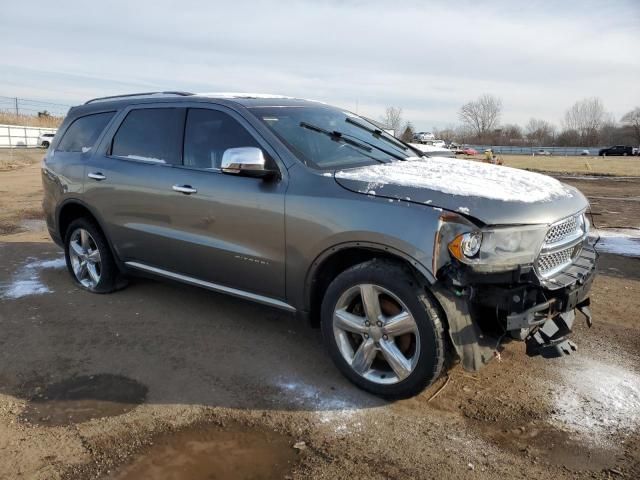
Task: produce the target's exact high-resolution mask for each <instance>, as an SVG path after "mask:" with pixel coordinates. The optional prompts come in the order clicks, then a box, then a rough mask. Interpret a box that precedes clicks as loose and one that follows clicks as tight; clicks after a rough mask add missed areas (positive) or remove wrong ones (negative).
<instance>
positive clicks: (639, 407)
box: [552, 357, 640, 443]
mask: <svg viewBox="0 0 640 480" xmlns="http://www.w3.org/2000/svg"><path fill="white" fill-rule="evenodd" d="M559 373H560V375H561V377H562V380H563V382H562V385H559V386H558V388H557V391H555V392H554V404H555V408H554V410H555V413H554V414H553V416H552V418H553V420H554V421H556V422H558V423H560V424H561V425H562V426H563V427H564V428H565V429H567V430H569V431H571V432H574V433H577V434H579V435H581V436H583V437H584V438H585V439H589V440H592V441H594V442H597V443H606V442H607V440H608V437H609V436H610V435H611V434H612V433H624V432H631V431H634V430H635V429H636V428H638V426H640V375H638V374H636V373H634V372H633V371H631V370H627V369H625V368H624V367H623V366H621V365H618V364H613V363H603V362H600V361H597V360H591V359H589V358H587V357H583V358H580V359H579V360H573V359H571V360H570V361H569V362H567V364H566V365H563V367H562V368H561V369H560V370H559Z"/></svg>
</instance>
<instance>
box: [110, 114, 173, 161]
mask: <svg viewBox="0 0 640 480" xmlns="http://www.w3.org/2000/svg"><path fill="white" fill-rule="evenodd" d="M183 128H184V109H182V108H148V109H142V110H132V111H131V112H129V114H128V115H127V117H126V118H125V119H124V121H123V122H122V125H120V128H118V132H117V133H116V135H115V137H113V144H112V147H111V154H112V155H116V156H118V157H125V158H132V159H135V160H145V161H148V162H157V163H171V164H174V165H176V164H180V163H182V161H181V158H182V156H181V152H182V131H183Z"/></svg>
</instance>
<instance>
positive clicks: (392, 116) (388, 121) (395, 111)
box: [381, 107, 404, 137]
mask: <svg viewBox="0 0 640 480" xmlns="http://www.w3.org/2000/svg"><path fill="white" fill-rule="evenodd" d="M381 120H382V123H384V124H385V126H386V127H388V128H391V129H393V132H394V133H393V134H394V135H395V136H396V137H399V136H400V135H402V133H403V130H402V126H403V124H404V121H403V120H402V108H400V107H387V109H386V110H385V111H384V115H383V116H382V117H381Z"/></svg>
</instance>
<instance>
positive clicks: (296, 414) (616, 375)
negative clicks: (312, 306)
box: [0, 165, 640, 479]
mask: <svg viewBox="0 0 640 480" xmlns="http://www.w3.org/2000/svg"><path fill="white" fill-rule="evenodd" d="M38 174H39V172H38V167H37V165H32V166H26V167H21V168H17V169H11V170H8V171H4V172H0V203H2V206H1V208H0V225H2V226H3V227H2V228H3V230H2V232H0V233H2V235H0V331H1V332H2V335H1V336H0V358H1V361H0V478H42V479H45V478H46V479H52V478H74V479H76V478H81V479H82V478H117V479H129V478H141V477H142V476H155V477H156V478H176V479H181V478H185V479H186V478H189V479H198V478H209V479H210V478H327V479H329V478H443V477H445V478H488V479H494V478H495V479H497V478H501V479H502V478H539V479H551V478H554V479H555V478H640V336H639V335H638V334H639V329H640V321H638V317H637V312H638V311H640V259H638V258H629V257H622V256H618V255H610V254H604V255H603V256H602V262H601V274H600V276H599V277H598V278H597V279H596V282H595V285H594V291H593V311H594V314H595V323H594V326H593V328H591V329H588V328H586V326H585V325H584V324H583V323H578V326H577V328H576V334H575V337H574V338H575V341H576V343H577V344H578V347H579V350H578V352H577V353H576V354H574V355H572V356H570V357H565V358H560V359H555V360H543V359H541V358H529V357H526V356H525V355H524V345H523V344H521V343H510V344H508V345H506V348H505V350H504V352H502V360H501V361H499V362H498V361H495V362H493V363H492V364H490V365H489V366H488V367H487V368H485V369H484V370H483V371H481V372H480V373H479V374H477V375H470V374H468V373H465V372H463V371H462V370H461V369H460V368H459V367H454V368H453V369H452V370H451V371H450V372H449V375H448V377H445V378H442V379H441V380H440V381H438V382H437V383H436V384H435V385H434V386H433V387H432V388H430V389H429V390H427V391H425V392H424V393H423V394H421V395H420V396H418V397H416V398H413V399H409V400H404V401H400V402H392V403H390V402H384V401H381V400H380V399H377V398H375V397H372V396H370V395H367V394H365V393H363V392H360V391H359V390H357V389H356V388H354V387H352V386H351V385H350V384H349V383H348V382H347V381H346V380H344V379H343V378H342V376H341V375H340V374H339V373H338V372H337V370H336V369H335V368H334V367H333V365H332V364H331V362H330V360H329V358H328V356H327V355H326V353H325V352H324V350H323V347H322V344H321V341H320V335H319V332H318V331H315V330H312V329H310V328H308V327H307V326H306V325H303V324H300V323H299V322H296V320H295V319H293V318H291V317H289V316H287V315H284V314H282V313H281V312H279V311H276V310H269V309H267V308H265V307H261V306H258V305H253V304H250V303H246V302H242V301H239V300H237V299H233V298H230V297H225V296H222V295H217V294H214V293H211V292H208V291H204V290H199V289H196V288H192V287H187V286H183V285H178V284H174V283H168V282H158V281H153V280H147V279H134V280H132V281H131V283H130V285H129V287H128V288H127V289H126V290H123V291H120V292H117V293H115V294H112V295H91V294H88V293H85V292H83V291H80V290H79V289H77V288H76V287H74V286H73V284H72V283H71V281H70V278H69V276H68V274H67V272H66V271H65V269H64V266H63V262H62V261H61V259H62V252H61V251H60V250H59V248H58V247H56V246H55V245H53V244H52V243H51V242H50V241H49V240H48V237H47V235H46V233H45V232H44V231H43V224H42V222H41V221H39V220H38V218H37V213H35V212H36V211H37V206H38V202H39V177H38ZM565 181H567V180H566V179H565ZM568 181H569V183H572V184H574V185H576V186H578V187H579V188H581V189H582V190H583V191H584V192H585V193H586V194H587V195H588V196H590V197H592V203H593V207H594V213H596V215H595V216H594V219H596V222H597V226H598V227H599V228H602V227H625V228H629V227H640V212H639V210H638V208H637V205H638V204H637V201H634V200H632V198H634V195H635V196H636V197H637V195H638V192H639V191H640V179H631V180H624V181H622V180H615V179H607V180H585V179H582V180H575V179H574V180H568ZM614 182H618V183H614ZM621 199H622V200H621ZM24 211H27V212H32V213H31V214H29V215H24V214H23V213H22V212H24ZM25 217H27V218H25ZM25 220H26V221H25ZM618 223H619V224H618ZM162 475H164V476H162Z"/></svg>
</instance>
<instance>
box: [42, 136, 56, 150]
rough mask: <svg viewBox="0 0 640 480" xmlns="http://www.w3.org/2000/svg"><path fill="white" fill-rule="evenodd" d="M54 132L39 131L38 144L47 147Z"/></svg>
mask: <svg viewBox="0 0 640 480" xmlns="http://www.w3.org/2000/svg"><path fill="white" fill-rule="evenodd" d="M54 136H55V133H41V134H40V136H39V137H38V146H39V147H42V148H49V145H51V142H52V141H53V137H54Z"/></svg>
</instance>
